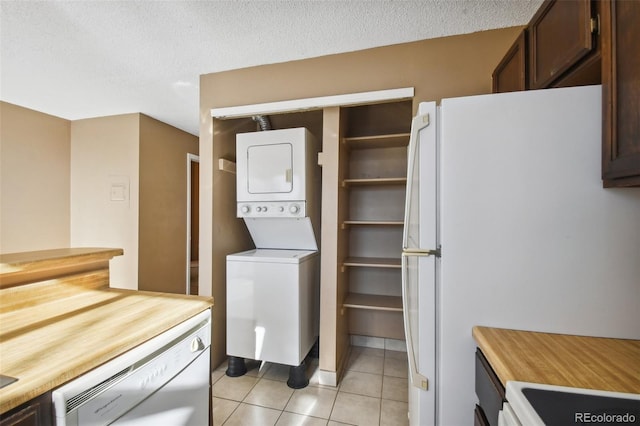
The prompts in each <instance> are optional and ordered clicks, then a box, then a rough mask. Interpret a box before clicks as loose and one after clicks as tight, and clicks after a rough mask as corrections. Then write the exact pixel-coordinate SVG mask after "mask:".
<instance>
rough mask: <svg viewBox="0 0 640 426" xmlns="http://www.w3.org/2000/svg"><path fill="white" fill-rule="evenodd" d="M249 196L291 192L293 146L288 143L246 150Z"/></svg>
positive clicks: (254, 146)
mask: <svg viewBox="0 0 640 426" xmlns="http://www.w3.org/2000/svg"><path fill="white" fill-rule="evenodd" d="M247 190H248V192H249V194H286V193H290V192H291V191H292V190H293V146H292V145H291V144H290V143H279V144H268V145H252V146H249V147H248V148H247Z"/></svg>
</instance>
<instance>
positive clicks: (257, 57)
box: [0, 0, 542, 135]
mask: <svg viewBox="0 0 640 426" xmlns="http://www.w3.org/2000/svg"><path fill="white" fill-rule="evenodd" d="M541 1H542V0H469V1H467V0H422V1H413V0H406V1H403V0H395V1H382V0H372V1H355V0H350V1H309V0H306V1H305V0H298V1H292V0H278V1H276V0H270V1H84V2H83V1H73V2H69V1H7V0H0V18H1V20H0V99H1V100H3V101H6V102H10V103H14V104H17V105H21V106H24V107H27V108H32V109H35V110H38V111H42V112H45V113H48V114H52V115H55V116H58V117H62V118H66V119H69V120H75V119H81V118H87V117H96V116H105V115H113V114H122V113H130V112H142V113H145V114H147V115H149V116H151V117H154V118H156V119H158V120H161V121H164V122H166V123H169V124H171V125H173V126H176V127H178V128H180V129H183V130H186V131H188V132H190V133H193V134H196V135H197V134H198V132H199V128H198V96H199V93H198V90H199V89H198V82H199V76H200V75H201V74H207V73H211V72H217V71H224V70H230V69H236V68H243V67H248V66H253V65H261V64H268V63H277V62H285V61H290V60H296V59H302V58H309V57H315V56H321V55H327V54H332V53H340V52H348V51H354V50H360V49H366V48H370V47H376V46H384V45H391V44H397V43H403V42H409V41H415V40H423V39H428V38H435V37H442V36H447V35H453V34H464V33H471V32H476V31H481V30H485V29H493V28H502V27H509V26H514V25H524V24H526V23H527V22H528V21H529V19H530V18H531V17H532V16H533V14H534V13H535V11H536V10H537V8H538V7H539V6H540V4H541Z"/></svg>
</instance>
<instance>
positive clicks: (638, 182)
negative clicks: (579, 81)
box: [602, 0, 640, 186]
mask: <svg viewBox="0 0 640 426" xmlns="http://www.w3.org/2000/svg"><path fill="white" fill-rule="evenodd" d="M639 22H640V2H638V1H610V0H606V1H605V2H604V3H603V10H602V102H603V113H604V122H603V150H602V178H603V179H604V185H605V186H640V81H639V80H638V76H640V53H639V51H638V40H640V25H638V23H639Z"/></svg>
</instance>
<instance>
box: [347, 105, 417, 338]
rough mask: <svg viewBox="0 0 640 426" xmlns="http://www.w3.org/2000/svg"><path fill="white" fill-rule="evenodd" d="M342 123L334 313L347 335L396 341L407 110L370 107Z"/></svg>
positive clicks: (399, 317) (401, 335)
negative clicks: (338, 293)
mask: <svg viewBox="0 0 640 426" xmlns="http://www.w3.org/2000/svg"><path fill="white" fill-rule="evenodd" d="M350 112H351V114H350ZM345 115H346V119H347V123H348V125H347V130H346V131H345V134H344V135H343V137H342V139H341V145H342V147H341V150H340V152H341V157H342V159H341V164H342V173H341V180H340V185H341V187H342V188H341V189H342V190H343V191H344V196H343V197H342V198H341V202H342V203H343V204H345V205H344V206H343V208H342V209H341V211H342V212H343V218H342V220H341V222H340V230H339V234H340V237H339V238H341V239H342V241H343V244H344V247H345V248H346V249H345V250H344V253H345V256H344V258H342V259H339V264H340V273H341V274H343V276H344V280H345V283H346V284H345V288H346V291H345V296H344V300H343V303H342V307H343V308H345V309H346V310H347V311H348V316H349V332H350V334H358V335H368V336H376V337H385V338H396V339H403V338H404V330H403V325H402V290H401V269H400V268H401V265H400V263H401V261H400V259H401V252H402V229H403V218H404V204H405V203H404V200H405V188H406V182H407V177H406V170H407V146H408V144H409V126H410V123H411V103H410V102H404V103H399V104H396V105H394V104H391V105H370V106H367V107H360V108H359V110H357V111H346V112H345Z"/></svg>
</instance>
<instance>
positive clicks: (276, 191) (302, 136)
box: [227, 127, 320, 389]
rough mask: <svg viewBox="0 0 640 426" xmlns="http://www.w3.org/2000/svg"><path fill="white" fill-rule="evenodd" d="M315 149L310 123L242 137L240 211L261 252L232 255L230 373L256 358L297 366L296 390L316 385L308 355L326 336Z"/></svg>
mask: <svg viewBox="0 0 640 426" xmlns="http://www.w3.org/2000/svg"><path fill="white" fill-rule="evenodd" d="M315 146H316V145H315V143H314V138H313V135H312V134H311V133H310V132H309V131H308V130H307V129H305V128H303V127H300V128H293V129H282V130H265V131H257V132H251V133H240V134H238V135H237V136H236V191H237V216H238V217H241V218H243V220H244V222H245V224H246V226H247V229H248V231H249V233H250V234H251V237H252V239H253V242H254V244H255V246H256V249H254V250H249V251H244V252H241V253H235V254H231V255H228V256H227V355H228V356H229V365H228V368H227V375H228V376H232V377H235V376H241V375H243V374H245V373H246V371H247V370H246V366H245V359H252V360H259V361H263V362H272V363H276V364H284V365H288V366H290V369H289V380H288V381H287V384H288V385H289V387H291V388H294V389H298V388H302V387H305V386H306V385H307V384H308V379H307V377H306V371H305V364H304V359H305V358H306V356H307V354H308V353H309V351H310V350H311V349H312V347H313V345H314V344H315V343H316V341H317V338H318V334H319V298H320V291H319V287H320V285H319V281H320V271H319V265H320V261H319V260H320V256H319V253H318V244H317V242H316V235H315V232H314V228H315V229H316V231H317V227H316V226H317V225H318V224H317V223H314V222H317V220H319V204H320V203H319V195H320V194H319V187H318V185H317V184H318V182H319V178H320V175H319V166H318V165H317V160H316V158H317V157H316V154H317V150H316V149H314V147H315ZM312 218H313V220H312Z"/></svg>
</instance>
